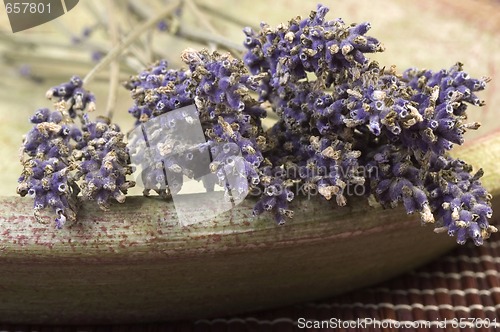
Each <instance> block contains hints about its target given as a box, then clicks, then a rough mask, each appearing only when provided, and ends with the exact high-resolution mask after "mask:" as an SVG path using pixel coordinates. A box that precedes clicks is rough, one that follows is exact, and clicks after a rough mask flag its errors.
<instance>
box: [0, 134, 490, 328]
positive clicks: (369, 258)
mask: <svg viewBox="0 0 500 332" xmlns="http://www.w3.org/2000/svg"><path fill="white" fill-rule="evenodd" d="M499 154H500V135H492V136H489V137H486V138H484V139H482V140H476V141H475V142H474V143H473V144H470V145H468V146H466V147H465V148H464V149H462V150H461V151H460V153H459V157H461V156H468V157H469V159H471V160H481V161H482V162H484V169H485V173H486V176H485V177H484V178H483V182H484V184H485V185H486V187H488V188H489V189H490V191H491V192H492V194H494V195H495V194H497V193H498V192H499V190H498V188H499V186H500V170H499V169H498V168H496V166H495V160H496V158H497V157H496V156H498V155H499ZM31 204H32V202H31V201H30V200H28V199H22V198H18V197H15V198H14V197H3V198H1V199H0V216H1V217H0V234H1V236H0V252H1V255H0V293H1V299H2V301H0V319H1V320H3V321H9V322H15V323H21V322H22V323H51V324H56V323H64V324H67V323H78V324H85V323H94V324H95V323H112V322H114V323H116V322H123V323H125V322H141V321H144V322H145V321H158V320H168V319H185V318H186V319H187V318H201V317H212V316H219V315H230V314H236V313H241V312H245V311H251V310H260V309H265V308H271V307H275V306H280V305H287V304H292V303H296V302H302V301H310V300H314V299H319V298H324V297H328V296H331V295H334V294H338V293H341V292H346V291H348V290H351V289H354V288H358V287H362V286H366V285H370V284H373V283H376V282H379V281H382V280H385V279H388V278H390V277H393V276H396V275H397V274H400V273H401V272H404V271H407V270H409V269H412V268H415V267H417V266H419V265H421V264H423V263H425V262H427V261H429V260H431V259H432V258H434V257H436V256H438V255H440V254H442V253H444V252H446V251H447V250H449V249H450V248H452V247H453V246H454V245H455V244H454V243H455V242H454V239H452V238H448V237H447V236H446V235H443V234H439V235H438V234H434V233H433V231H432V226H430V227H422V226H421V225H420V221H419V220H418V217H417V216H407V215H406V213H405V212H404V211H403V209H401V208H398V209H394V210H383V209H381V208H372V207H370V206H368V203H367V202H366V199H364V198H356V197H351V198H350V200H349V204H348V206H346V207H343V208H338V207H335V206H334V203H332V202H327V201H325V200H324V199H321V198H319V197H312V198H311V199H310V200H308V199H306V198H303V199H298V200H297V201H296V202H294V205H293V209H294V210H295V216H294V218H293V220H292V221H291V222H288V223H287V224H285V225H284V226H278V225H276V224H275V222H274V221H273V220H271V218H270V217H269V216H268V215H267V214H264V215H262V216H260V217H258V218H253V217H251V211H252V207H253V204H254V202H253V201H252V200H251V199H247V200H245V201H244V202H243V203H242V204H240V205H238V206H236V207H235V208H234V209H232V210H230V211H227V212H225V213H223V214H221V215H219V216H217V217H216V218H212V219H211V220H210V221H208V222H204V223H198V224H192V225H189V226H183V227H182V226H180V225H179V223H178V220H177V216H176V214H175V212H174V211H175V210H174V208H173V204H172V203H171V202H165V201H163V200H159V199H156V198H144V197H131V198H129V199H128V200H127V203H126V204H123V205H114V206H113V207H112V209H111V211H110V212H108V213H102V212H101V211H98V210H97V209H95V207H94V206H91V205H89V204H83V206H82V210H81V212H80V214H79V219H78V222H77V223H76V224H75V225H73V226H71V227H68V228H64V229H62V230H56V229H54V226H53V224H41V223H39V222H37V221H36V220H35V218H34V217H33V215H32V213H33V209H32V205H31ZM214 204H216V202H215V201H214ZM493 204H494V209H499V208H500V207H499V205H500V200H499V199H496V200H493ZM191 213H192V214H193V215H194V216H197V217H198V218H199V217H200V216H201V215H203V214H204V213H207V211H206V210H203V209H199V208H197V207H196V206H194V207H193V210H192V211H191Z"/></svg>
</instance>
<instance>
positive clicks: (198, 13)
mask: <svg viewBox="0 0 500 332" xmlns="http://www.w3.org/2000/svg"><path fill="white" fill-rule="evenodd" d="M184 3H185V4H186V5H187V6H188V7H189V10H190V11H191V12H192V13H193V15H194V17H195V18H196V19H197V20H198V21H199V22H200V23H201V25H202V27H203V28H205V29H207V30H208V31H210V32H211V33H213V34H214V35H217V34H218V32H217V29H215V28H214V26H213V25H212V23H210V20H208V19H207V17H206V16H205V15H204V14H203V13H202V12H201V11H200V10H199V9H198V6H197V5H196V4H195V3H194V2H193V0H184ZM208 46H209V47H210V49H211V50H212V51H214V50H215V49H216V46H217V45H215V43H213V42H210V41H209V42H208Z"/></svg>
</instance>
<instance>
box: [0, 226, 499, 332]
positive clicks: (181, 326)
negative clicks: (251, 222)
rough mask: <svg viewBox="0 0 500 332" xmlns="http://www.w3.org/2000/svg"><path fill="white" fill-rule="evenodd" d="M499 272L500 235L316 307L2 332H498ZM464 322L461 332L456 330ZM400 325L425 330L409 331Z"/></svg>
mask: <svg viewBox="0 0 500 332" xmlns="http://www.w3.org/2000/svg"><path fill="white" fill-rule="evenodd" d="M499 271H500V236H498V235H496V236H493V237H492V238H491V239H490V240H489V241H487V242H486V243H485V245H484V246H482V247H475V246H474V245H473V244H472V243H469V244H467V245H465V246H461V247H459V248H457V249H455V250H453V251H452V252H450V253H449V254H447V255H445V256H444V257H441V258H439V259H437V260H435V261H434V262H432V263H430V264H428V265H426V266H424V267H421V268H419V269H417V270H414V271H411V272H409V273H407V274H405V275H402V276H400V277H397V278H395V279H392V280H389V281H386V282H384V283H381V284H378V285H375V286H372V287H369V288H365V289H360V290H357V291H354V292H350V293H347V294H343V295H341V296H336V297H333V298H329V299H326V300H322V301H317V302H312V303H303V304H298V305H293V306H289V307H284V308H278V309H274V310H268V311H262V312H254V313H249V314H242V315H239V316H235V317H223V318H215V319H202V320H195V321H183V322H166V323H151V324H141V325H116V326H58V327H50V326H19V325H16V326H13V325H2V324H0V331H23V332H24V331H40V332H43V331H58V332H66V331H68V332H69V331H72V332H73V331H74V332H76V331H92V332H97V331H99V332H101V331H102V332H104V331H111V332H118V331H120V332H122V331H150V332H154V331H172V332H174V331H179V332H181V331H182V332H184V331H186V332H188V331H207V332H210V331H227V332H233V331H234V332H236V331H242V332H243V331H270V332H271V331H273V332H274V331H296V330H301V329H299V326H305V320H308V321H309V324H312V321H313V320H317V321H327V322H328V323H329V324H331V325H323V327H324V328H323V329H302V330H307V331H330V330H335V331H397V330H398V329H395V328H393V329H390V327H394V326H396V325H395V324H397V323H396V322H398V323H399V324H401V328H400V329H399V330H403V331H443V329H442V327H443V325H442V324H443V322H444V321H445V319H446V320H447V324H448V325H447V328H446V330H447V331H493V330H494V328H493V326H492V325H491V326H490V328H484V327H481V328H480V327H479V325H477V324H480V323H481V322H482V323H485V322H488V320H489V322H494V321H495V320H496V322H497V323H500V272H499ZM367 277H368V276H367ZM311 287H314V285H311ZM370 319H371V320H372V321H373V322H374V323H373V324H371V325H370V324H368V323H369V320H370ZM339 320H342V321H344V323H339ZM346 322H347V323H346ZM415 322H417V323H415ZM460 322H462V324H461V325H462V326H461V327H462V328H459V327H456V326H457V324H459V323H460ZM323 324H325V323H323ZM335 324H337V325H335ZM340 324H350V326H352V328H345V329H344V328H340V329H336V328H334V327H335V326H339V325H340ZM377 324H378V325H377ZM390 324H392V325H390ZM403 324H420V325H419V327H418V328H410V327H408V326H405V325H403ZM454 327H456V328H454ZM497 329H500V325H498V327H497Z"/></svg>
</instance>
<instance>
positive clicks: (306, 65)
mask: <svg viewBox="0 0 500 332" xmlns="http://www.w3.org/2000/svg"><path fill="white" fill-rule="evenodd" d="M327 12H328V8H326V7H324V6H321V5H319V6H318V8H317V10H316V11H312V12H311V14H310V15H309V17H307V18H305V19H301V18H300V17H297V18H294V19H292V20H290V21H289V22H288V24H281V25H279V26H278V27H276V28H272V27H270V26H269V25H267V24H265V23H263V24H262V25H261V29H260V30H259V31H253V30H252V29H249V28H246V29H244V33H245V35H246V38H245V41H244V45H245V47H246V48H247V52H246V54H244V56H243V59H242V60H239V59H235V58H233V57H232V56H230V55H229V54H219V53H217V52H214V53H209V52H207V51H205V50H202V51H195V50H192V49H188V50H186V51H185V52H183V53H182V55H181V58H182V60H183V61H184V63H185V64H186V65H187V68H185V69H171V68H169V67H168V64H167V62H166V61H158V62H157V63H155V64H154V65H152V66H151V67H149V68H147V69H145V70H144V71H143V72H141V73H140V74H139V75H137V76H133V77H131V78H130V80H128V82H126V83H125V87H126V88H127V89H129V90H130V91H131V96H132V99H133V101H134V105H133V106H132V107H131V108H130V109H129V112H130V113H131V114H132V116H133V117H134V118H135V119H136V128H135V129H134V131H133V132H132V134H131V135H130V137H129V140H130V143H131V144H130V145H129V146H130V147H131V148H130V151H127V148H126V146H125V144H124V143H123V135H122V134H121V133H120V132H119V129H118V127H116V126H114V125H110V124H109V122H107V121H101V120H98V121H96V122H91V121H89V120H88V117H87V116H86V115H85V114H84V111H85V110H92V109H93V108H94V107H95V106H94V97H93V95H92V94H90V93H88V92H87V91H85V90H84V89H83V88H82V82H81V80H79V79H78V78H76V77H74V78H72V80H71V81H70V82H68V83H64V84H61V85H60V86H58V87H55V88H53V89H51V90H49V93H48V97H49V98H56V102H57V105H58V107H59V108H60V109H61V110H62V111H61V112H62V113H61V114H62V116H63V118H64V121H65V123H68V124H74V122H73V119H74V118H77V117H78V118H80V119H81V122H82V127H81V128H79V127H75V128H76V129H73V127H72V128H70V129H68V130H69V132H68V133H70V134H69V135H70V137H71V138H72V139H73V140H74V142H73V141H71V142H70V141H69V140H68V139H66V140H65V139H64V138H61V137H59V136H60V133H59V131H58V130H55V129H51V128H53V127H54V126H55V125H59V122H61V121H62V120H58V119H57V116H56V115H57V114H56V113H54V114H56V115H51V113H50V111H43V112H41V113H40V114H39V115H37V116H36V118H37V119H38V118H40V119H41V120H35V121H41V122H43V123H45V122H47V123H49V124H44V125H41V126H40V127H37V128H36V130H37V131H36V130H35V129H34V131H33V134H30V135H29V137H31V138H32V141H29V142H28V143H29V144H25V147H24V149H25V152H26V153H27V154H28V155H29V156H31V157H32V158H34V157H35V156H36V157H37V158H38V159H40V160H42V161H39V160H30V161H29V162H28V163H27V164H26V165H27V166H25V167H26V168H27V170H25V172H23V176H22V177H21V179H20V181H21V184H20V190H19V191H20V193H21V194H26V193H28V192H30V193H37V195H38V191H40V189H39V187H40V186H42V188H43V190H45V191H47V190H49V189H50V188H49V187H47V185H45V187H43V185H44V183H46V182H47V181H48V180H44V179H46V178H47V177H48V176H50V175H51V174H52V173H50V172H51V170H52V169H54V170H55V171H56V172H59V173H61V174H60V175H58V178H57V179H58V180H57V181H59V182H61V181H66V182H65V183H67V187H65V186H63V188H64V189H66V188H71V190H70V194H71V195H69V196H71V197H73V196H75V195H76V193H77V192H78V191H79V190H80V189H81V190H82V194H83V196H84V197H86V198H89V199H95V200H96V201H97V203H98V204H99V206H100V207H101V208H103V209H106V208H107V206H108V202H109V199H111V198H114V199H116V200H118V201H119V202H122V201H123V200H124V198H125V196H124V194H125V193H126V191H127V189H128V187H130V186H131V185H133V183H132V182H130V181H127V180H126V176H127V175H129V174H130V173H131V168H130V167H129V162H130V160H129V158H128V153H130V155H131V157H132V158H133V159H134V161H135V162H136V163H138V164H140V165H142V166H143V167H144V168H145V171H144V172H142V173H141V177H142V178H141V180H142V182H143V184H144V186H145V191H144V194H145V195H149V193H150V191H151V190H153V191H155V192H157V193H158V194H159V195H160V196H163V197H168V196H170V195H173V194H176V193H178V192H179V191H180V190H181V188H182V187H183V185H184V181H185V178H186V177H187V178H188V179H195V180H198V181H203V184H204V186H205V188H206V190H207V191H213V190H214V186H215V185H216V184H218V185H219V186H221V187H223V188H224V189H225V193H226V198H227V199H228V200H231V199H236V200H238V199H243V198H244V197H245V196H246V195H247V193H248V192H250V193H252V194H253V195H255V196H257V198H258V199H257V203H256V205H255V208H254V214H260V213H263V212H264V211H268V212H270V213H272V214H273V215H274V217H275V219H276V221H277V223H279V224H282V223H284V222H285V221H286V219H287V218H291V217H292V216H293V211H292V210H291V209H290V207H289V203H290V202H291V201H292V200H293V199H294V198H295V197H297V196H301V195H308V196H311V195H316V194H319V195H321V196H322V197H323V198H325V199H327V200H331V199H333V198H335V201H336V203H337V205H339V206H344V205H346V204H347V203H348V196H349V195H352V193H350V192H352V189H353V188H354V194H355V195H358V196H366V197H368V198H369V199H370V201H371V202H373V201H374V200H375V201H377V202H378V203H379V204H381V205H382V206H383V207H391V208H392V207H396V206H398V205H399V204H403V205H404V207H405V209H406V211H407V212H408V213H409V214H411V213H419V214H420V216H421V220H422V222H423V223H435V224H436V231H438V232H440V231H447V232H448V234H449V235H451V236H456V237H457V242H459V243H465V241H466V240H467V239H468V238H471V239H472V240H473V241H474V243H475V244H476V245H480V244H482V241H483V239H485V238H487V237H489V236H490V234H491V233H492V232H495V231H497V230H496V228H495V227H493V226H491V225H489V223H488V219H489V218H491V215H492V210H491V204H490V199H491V196H490V195H489V194H488V193H487V191H486V190H485V189H484V188H483V187H482V185H481V183H480V181H479V179H480V177H481V175H482V171H481V170H480V171H478V172H476V173H473V172H472V167H470V166H469V165H467V164H466V163H465V162H463V161H461V160H458V159H454V158H452V157H451V156H450V155H449V153H448V152H449V150H450V149H451V148H452V147H453V145H455V144H462V143H463V141H464V137H463V135H464V133H465V131H466V130H468V129H473V130H475V129H478V128H479V124H478V123H467V122H466V119H467V113H466V111H467V108H468V105H470V104H472V105H476V106H482V105H483V104H484V103H483V102H482V101H480V100H479V98H478V97H477V96H476V92H478V91H480V90H483V89H484V88H485V85H486V83H487V81H488V79H487V78H481V79H474V78H470V77H469V75H468V74H467V73H466V72H464V71H463V68H462V64H460V63H457V64H456V65H454V66H452V67H451V68H450V69H448V70H441V71H438V72H433V71H430V70H418V69H414V68H412V69H408V70H406V71H404V72H403V73H402V74H399V73H398V72H397V71H396V69H395V67H388V69H386V67H383V66H381V65H379V64H378V63H377V62H375V61H370V60H369V59H368V58H367V56H366V55H367V54H368V53H373V52H380V51H383V49H384V48H383V46H382V44H381V43H380V42H379V41H378V40H377V39H375V38H374V37H371V36H368V35H367V32H368V30H369V29H370V24H369V23H361V24H351V25H346V24H345V23H344V22H343V21H342V20H341V19H336V20H331V21H327V20H326V19H325V17H326V14H327ZM265 108H267V109H269V108H270V109H272V111H274V112H276V114H277V115H278V117H279V120H278V121H277V123H276V124H275V125H274V126H273V127H272V128H271V129H269V130H268V131H264V129H263V127H262V123H261V119H262V118H263V117H265V116H266V110H265ZM37 114H38V113H37ZM51 116H52V117H55V118H54V119H52V118H50V117H51ZM34 123H35V122H34ZM36 123H37V124H38V122H36ZM200 128H201V130H200V132H199V135H196V131H197V130H199V129H200ZM50 130H52V131H50ZM45 131H48V132H50V133H49V134H45ZM71 133H72V134H71ZM185 133H195V134H193V135H191V136H189V135H188V136H189V137H188V139H186V135H185ZM40 135H42V136H43V135H45V136H43V137H42V136H40ZM58 135H59V136H58ZM71 135H73V136H74V137H73V136H71ZM40 137H41V138H40ZM68 145H69V146H71V148H67V146H68ZM38 150H40V151H47V152H46V153H47V156H49V157H45V155H43V154H39V153H38V152H36V151H38ZM66 150H67V151H66ZM37 153H38V154H37ZM204 155H209V156H210V158H208V159H209V160H208V161H207V162H206V164H204V163H203V162H200V160H203V156H204ZM50 158H52V159H50ZM205 159H206V158H205ZM55 160H62V161H63V164H62V165H63V166H64V167H63V166H61V165H59V164H57V163H55V164H54V161H55ZM47 163H48V164H47ZM47 165H48V166H47ZM29 167H32V168H36V171H34V170H31V169H30V168H29ZM40 168H43V169H48V170H49V171H47V172H40V171H39V169H40ZM207 169H209V171H210V174H208V175H207V174H205V173H206V171H207ZM59 173H58V174H59ZM83 179H85V182H84V183H83V184H81V185H79V184H78V181H80V180H83ZM43 181H45V182H43ZM59 182H58V183H59ZM33 188H34V189H33ZM45 188H49V189H45ZM37 190H38V191H37ZM356 190H357V191H356ZM45 191H43V194H42V196H38V197H45V196H43V195H48V193H45ZM51 195H52V194H51ZM51 197H52V196H51ZM59 197H66V196H63V195H62V194H60V195H59ZM59 200H60V201H63V198H60V199H59ZM46 201H47V200H46V199H38V200H37V199H36V200H35V204H36V206H38V209H41V208H43V207H46V206H47V205H50V206H52V207H54V209H56V214H58V215H59V216H60V215H64V216H66V212H65V211H66V210H65V209H68V206H69V203H64V202H65V201H64V202H63V203H59V201H57V200H54V199H53V198H51V200H50V202H51V203H44V202H46Z"/></svg>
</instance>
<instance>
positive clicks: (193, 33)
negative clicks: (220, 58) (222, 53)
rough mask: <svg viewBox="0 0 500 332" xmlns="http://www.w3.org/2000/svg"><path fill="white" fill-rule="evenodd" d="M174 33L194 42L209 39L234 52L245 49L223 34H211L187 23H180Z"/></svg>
mask: <svg viewBox="0 0 500 332" xmlns="http://www.w3.org/2000/svg"><path fill="white" fill-rule="evenodd" d="M176 35H177V36H179V37H182V38H186V39H189V40H193V41H196V42H202V43H203V42H207V41H210V42H213V43H215V44H217V45H219V46H220V47H223V48H225V49H227V50H229V51H236V52H235V53H241V52H244V51H245V47H243V44H239V43H236V42H234V41H232V40H231V39H229V38H226V37H224V36H221V35H218V34H213V33H210V32H207V31H205V30H201V29H196V28H193V27H190V26H187V25H181V26H180V27H179V30H178V31H177V34H176Z"/></svg>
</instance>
